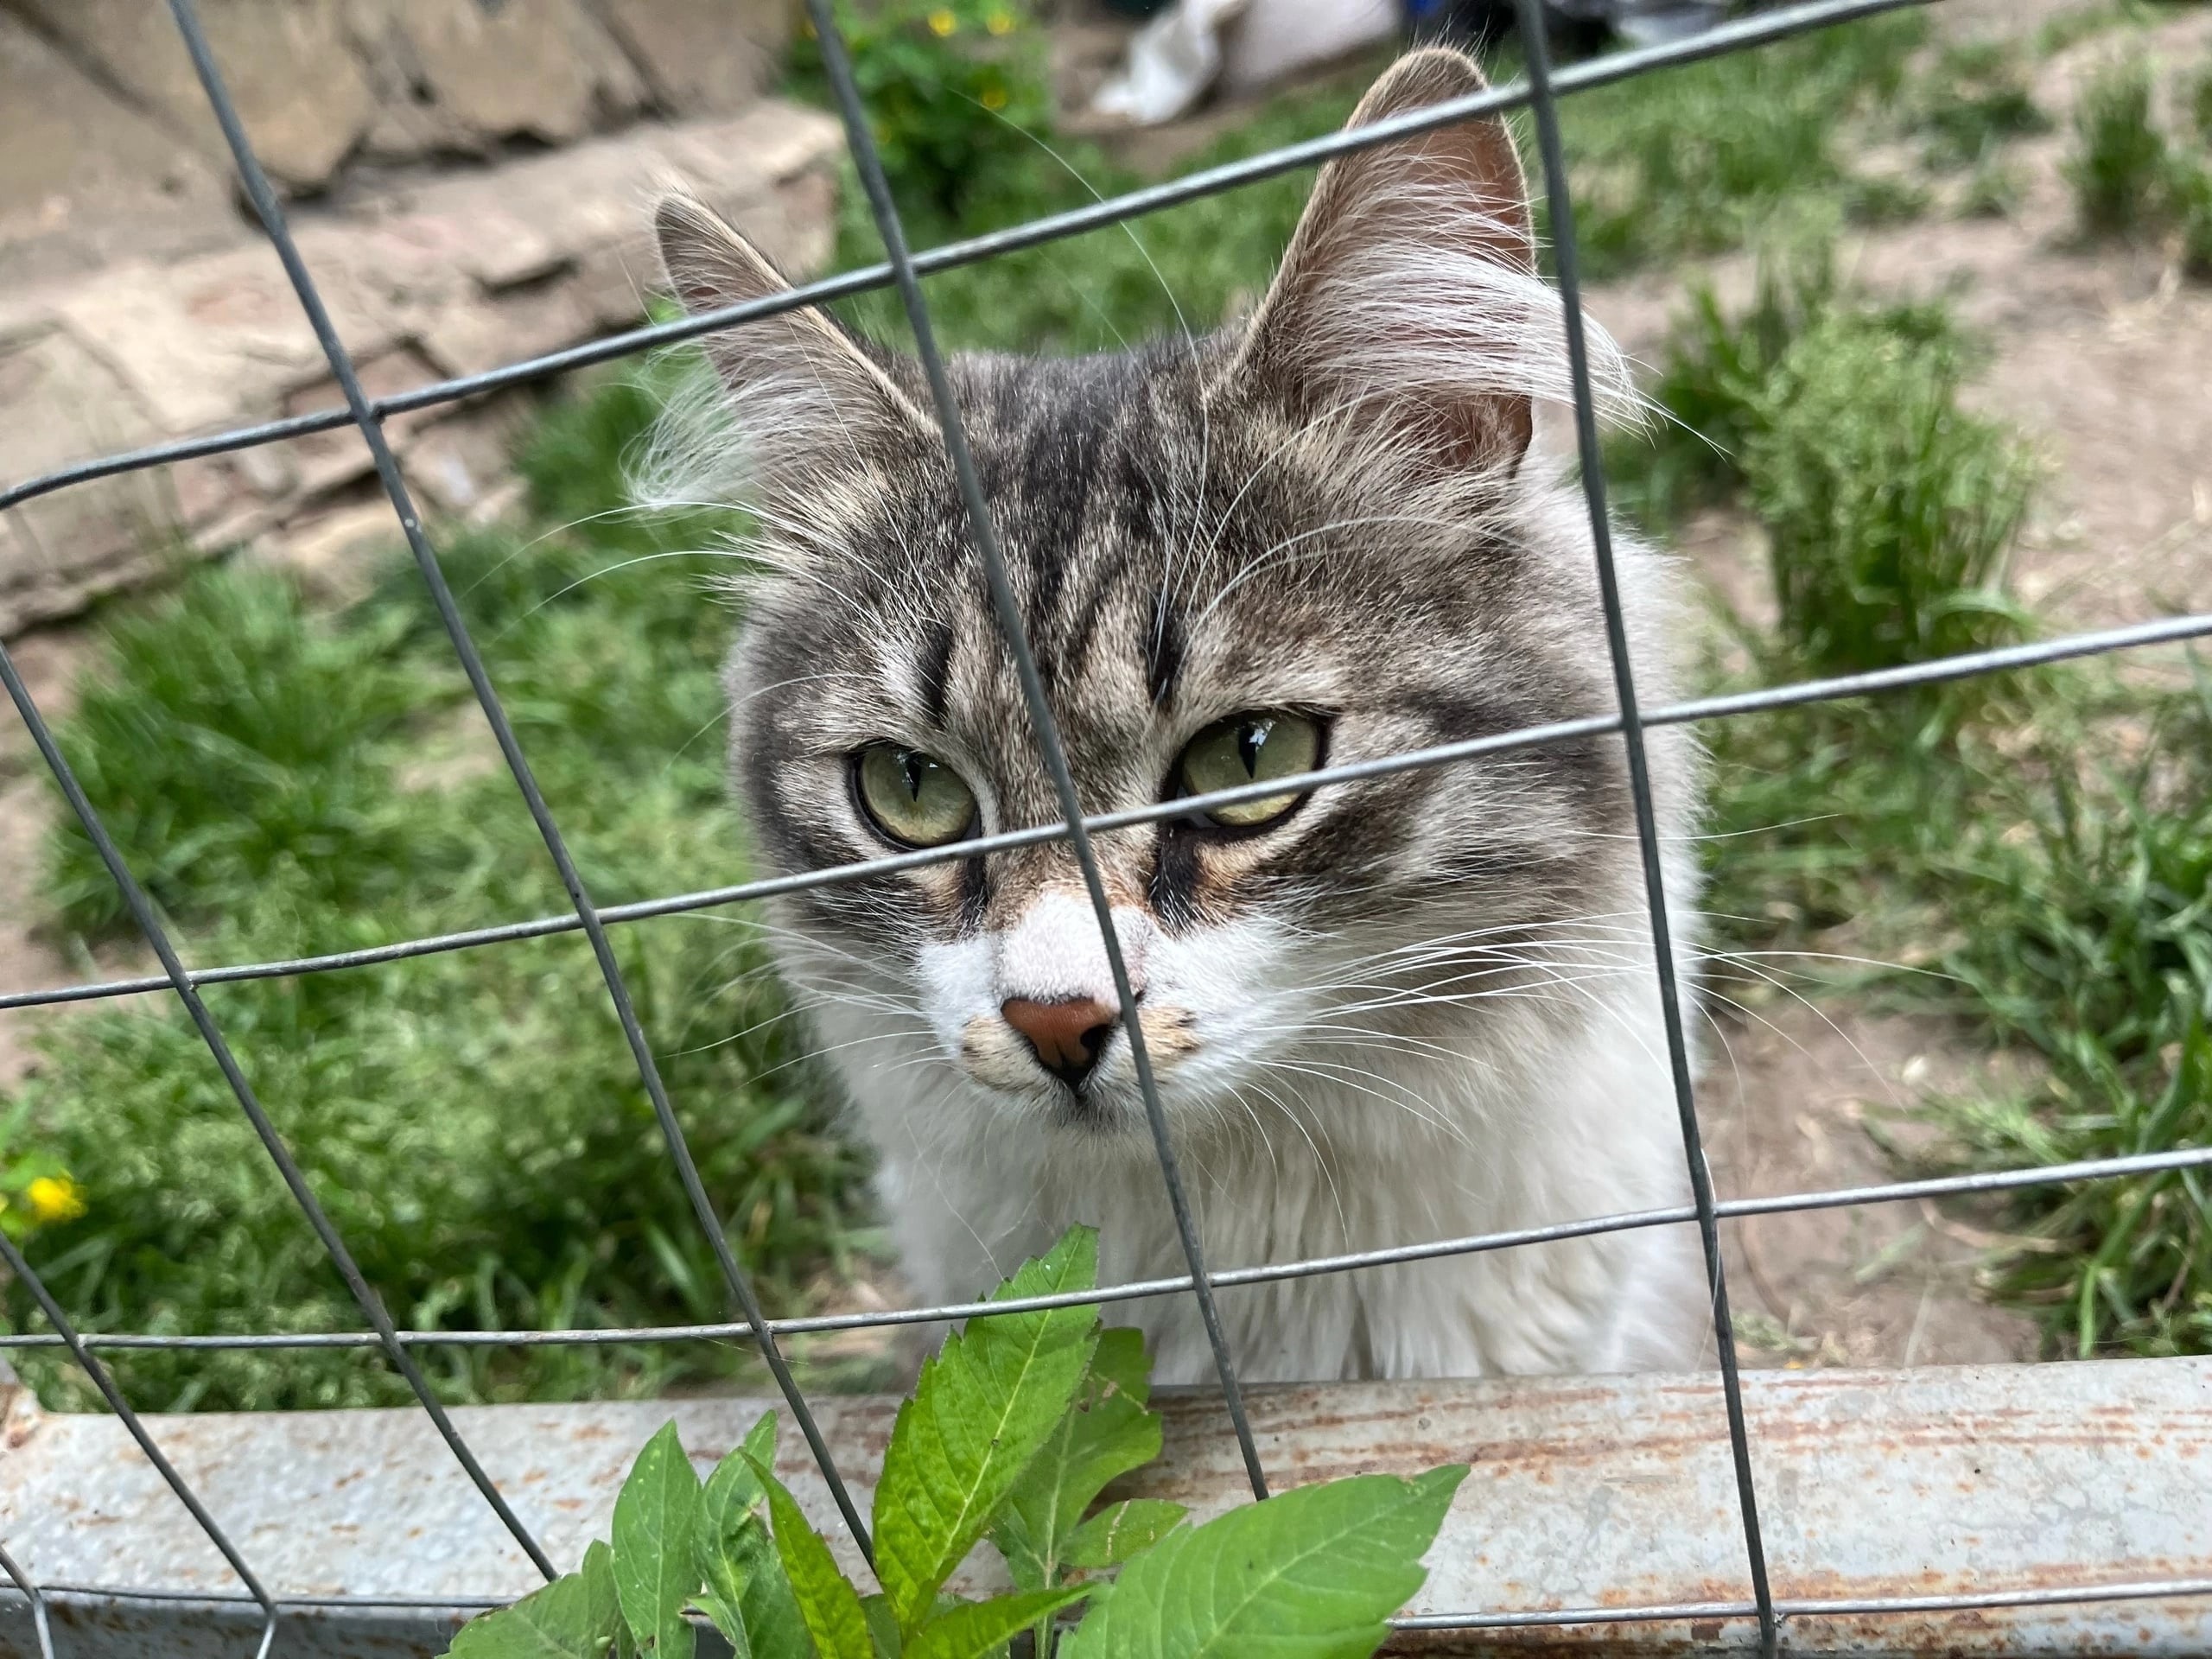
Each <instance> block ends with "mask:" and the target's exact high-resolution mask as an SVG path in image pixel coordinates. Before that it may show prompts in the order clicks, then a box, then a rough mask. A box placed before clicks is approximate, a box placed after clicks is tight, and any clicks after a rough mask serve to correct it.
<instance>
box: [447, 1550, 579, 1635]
mask: <svg viewBox="0 0 2212 1659" xmlns="http://www.w3.org/2000/svg"><path fill="white" fill-rule="evenodd" d="M608 1566H609V1562H608V1560H607V1546H606V1545H605V1544H601V1543H594V1544H593V1545H592V1547H591V1548H589V1549H588V1550H586V1551H585V1552H584V1564H583V1567H582V1571H580V1572H575V1573H563V1575H562V1576H561V1577H559V1578H557V1579H556V1580H553V1582H552V1583H550V1584H549V1585H547V1586H545V1587H544V1588H543V1590H533V1591H532V1592H531V1593H530V1594H528V1595H526V1596H524V1598H523V1599H521V1600H520V1601H518V1602H516V1603H515V1604H514V1605H512V1606H511V1607H499V1608H495V1609H494V1610H493V1611H491V1612H488V1613H479V1614H478V1615H477V1616H476V1617H475V1618H472V1619H470V1620H469V1621H468V1623H467V1624H464V1625H462V1626H461V1629H460V1630H459V1631H458V1632H457V1633H456V1634H455V1635H454V1638H453V1645H452V1646H451V1647H450V1648H448V1649H446V1651H447V1652H448V1654H458V1655H460V1656H461V1659H601V1656H602V1655H604V1654H605V1653H606V1652H607V1649H608V1647H609V1646H610V1645H611V1644H612V1643H613V1640H614V1633H615V1631H616V1630H619V1629H620V1627H621V1624H622V1610H621V1608H620V1606H619V1605H617V1604H616V1601H615V1597H614V1580H613V1574H612V1573H610V1572H609V1571H608Z"/></svg>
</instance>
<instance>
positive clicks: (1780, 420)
mask: <svg viewBox="0 0 2212 1659" xmlns="http://www.w3.org/2000/svg"><path fill="white" fill-rule="evenodd" d="M1783 272H1787V273H1788V274H1782V273H1783ZM1973 363H1974V351H1973V347H1972V343H1971V342H1970V341H1968V340H1964V339H1962V338H1961V335H1960V334H1959V332H1958V331H1957V329H1956V328H1955V326H1954V325H1953V324H1951V323H1950V322H1949V321H1948V319H1947V318H1946V317H1945V316H1944V315H1943V313H1942V309H1941V308H1939V307H1933V306H1919V307H1904V308H1899V307H1895V306H1875V305H1871V304H1869V303H1868V302H1866V301H1865V300H1863V299H1862V298H1859V297H1858V296H1852V295H1850V294H1848V293H1846V292H1841V291H1839V289H1837V287H1836V286H1835V284H1834V283H1833V281H1832V280H1830V279H1829V278H1828V277H1827V275H1826V272H1825V269H1824V267H1821V266H1820V265H1818V264H1815V265H1814V266H1812V267H1811V268H1810V269H1809V270H1807V269H1803V268H1799V269H1796V270H1790V268H1789V267H1781V268H1777V272H1776V273H1772V274H1770V276H1769V277H1767V279H1766V280H1764V281H1763V282H1762V283H1761V284H1760V287H1759V290H1758V298H1757V299H1756V301H1755V302H1754V303H1753V304H1752V305H1751V306H1750V307H1748V308H1746V310H1745V312H1744V313H1743V314H1742V315H1730V314H1727V313H1726V312H1724V311H1723V309H1722V308H1720V307H1719V305H1718V304H1717V303H1716V302H1714V301H1713V299H1712V297H1711V296H1710V295H1706V296H1700V298H1699V299H1698V300H1697V302H1695V303H1694V306H1693V308H1692V309H1691V310H1690V312H1689V313H1688V315H1687V316H1686V317H1685V319H1684V321H1683V323H1682V324H1681V327H1679V329H1678V330H1677V333H1676V335H1675V340H1674V343H1673V346H1672V347H1671V348H1670V350H1669V353H1668V357H1667V359H1666V361H1665V363H1664V365H1663V372H1662V379H1661V381H1660V385H1659V391H1660V396H1661V397H1662V401H1663V402H1664V403H1665V404H1666V405H1667V406H1668V407H1669V409H1670V410H1672V411H1673V412H1674V413H1675V415H1676V416H1679V417H1680V418H1681V419H1682V420H1684V421H1688V422H1697V423H1702V424H1704V425H1705V426H1706V427H1707V429H1709V430H1711V431H1713V432H1714V433H1715V434H1716V435H1720V436H1722V437H1724V438H1725V439H1726V441H1727V446H1728V453H1727V454H1725V455H1723V454H1715V453H1714V452H1713V449H1711V448H1704V447H1700V446H1696V445H1694V443H1692V442H1690V441H1689V440H1688V438H1687V437H1685V436H1684V435H1681V433H1680V431H1679V430H1678V429H1662V434H1663V435H1662V439H1661V441H1660V442H1658V443H1657V444H1656V445H1654V446H1652V447H1651V448H1649V450H1647V451H1643V452H1638V451H1637V450H1634V449H1626V448H1624V450H1623V452H1622V454H1621V457H1620V459H1621V461H1623V463H1624V467H1623V471H1624V474H1625V475H1626V477H1627V480H1628V481H1629V482H1630V484H1631V486H1636V488H1635V490H1634V491H1633V492H1632V493H1631V494H1630V499H1631V500H1632V501H1634V502H1635V503H1636V504H1637V505H1638V506H1639V507H1640V508H1641V509H1642V510H1643V512H1645V513H1646V514H1647V515H1656V516H1659V517H1661V518H1662V519H1663V516H1664V514H1665V513H1666V512H1669V511H1672V512H1679V511H1681V508H1682V506H1683V505H1684V503H1685V502H1687V501H1693V500H1700V499H1703V500H1710V499H1715V498H1718V497H1733V498H1734V499H1738V500H1739V501H1741V502H1742V503H1743V504H1744V505H1746V506H1748V507H1749V508H1750V509H1751V512H1753V513H1754V514H1755V515H1756V516H1757V517H1758V518H1759V519H1760V520H1761V522H1762V524H1763V527H1764V530H1765V531H1766V534H1767V537H1768V540H1769V542H1770V547H1771V550H1772V555H1773V557H1774V560H1775V564H1776V569H1775V575H1776V582H1775V593H1776V598H1777V612H1778V614H1777V620H1776V624H1775V626H1774V627H1773V628H1772V630H1771V631H1764V630H1758V629H1753V628H1751V627H1750V626H1748V625H1745V624H1744V623H1742V622H1741V621H1740V620H1738V622H1736V624H1735V625H1734V627H1735V632H1736V634H1737V636H1738V642H1739V643H1740V644H1741V645H1745V646H1747V647H1748V650H1747V651H1745V652H1742V653H1740V654H1742V655H1744V656H1746V657H1747V658H1748V659H1749V663H1750V673H1751V677H1752V678H1753V679H1755V680H1758V681H1765V682H1771V681H1773V680H1776V679H1780V678H1787V677H1794V676H1799V675H1804V674H1808V673H1826V672H1837V671H1850V670H1854V669H1864V668H1873V667H1879V666H1883V665H1886V664H1891V663H1901V662H1909V661H1913V660H1918V659H1923V658H1928V657H1931V656H1936V655H1946V654H1950V653H1952V652H1959V651H1963V650H1969V649H1973V648H1975V647H1976V646H1979V645H1986V644H1990V643H1993V642H1994V641H1996V640H1997V639H2002V638H2005V637H2009V636H2011V635H2012V633H2014V632H2016V631H2017V630H2018V629H2019V628H2020V627H2022V626H2024V619H2022V618H2021V617H2019V616H2018V614H2017V613H2015V611H2014V610H2013V608H2012V607H2011V606H2010V605H2009V604H2007V603H2005V601H2003V600H2002V598H2001V596H2000V595H1999V590H1998V588H1997V576H1998V564H1999V559H2000V558H2001V556H2002V553H2003V551H2004V549H2005V545H2006V543H2007V542H2008V541H2009V539H2010V537H2011V534H2012V530H2013V528H2014V527H2015V526H2016V525H2017V524H2018V521H2019V518H2020V516H2021V513H2022V512H2023V510H2024V505H2025V501H2026V493H2027V491H2028V489H2029V487H2030V485H2031V479H2032V476H2033V469H2032V467H2031V463H2030V462H2029V461H2028V460H2027V458H2026V456H2025V454H2024V452H2023V451H2022V450H2021V448H2019V446H2018V442H2017V441H2015V440H2014V439H2012V437H2011V436H2010V435H2008V434H2006V433H2005V432H2004V431H2003V430H2002V429H1999V428H1997V427H1995V426H1993V425H1992V424H1990V423H1987V422H1986V421H1982V420H1980V419H1977V418H1975V417H1972V416H1967V415H1966V414H1965V413H1964V412H1963V411H1962V410H1960V408H1959V407H1958V394H1959V391H1960V390H1961V385H1962V383H1963V380H1964V378H1965V377H1966V376H1967V373H1969V372H1970V371H1971V367H1972V365H1973ZM1653 480H1658V481H1657V483H1656V484H1655V483H1654V481H1653ZM1738 672H1741V671H1740V670H1739V671H1738ZM1722 677H1723V678H1724V679H1726V678H1727V677H1726V676H1722ZM1707 738H1708V741H1709V742H1710V744H1711V746H1712V751H1713V762H1714V775H1713V785H1714V786H1713V793H1712V801H1711V820H1712V821H1711V823H1710V824H1709V829H1711V831H1712V832H1713V839H1712V840H1711V841H1710V842H1709V843H1708V846H1709V849H1710V856H1711V876H1712V887H1711V890H1710V895H1709V898H1708V900H1707V902H1708V906H1709V907H1710V910H1711V912H1712V913H1713V933H1714V943H1715V945H1716V948H1717V949H1719V950H1721V951H1723V952H1724V953H1726V956H1728V957H1734V958H1736V959H1737V960H1738V961H1739V962H1742V963H1773V962H1777V961H1790V960H1794V959H1795V958H1794V956H1792V955H1788V954H1786V955H1784V956H1783V957H1771V956H1766V957H1762V956H1758V955H1755V954H1754V955H1747V954H1745V953H1763V952H1776V951H1781V952H1784V953H1797V952H1811V953H1816V954H1827V955H1830V956H1834V957H1838V958H1839V959H1844V958H1848V959H1849V960H1850V961H1851V962H1853V963H1858V964H1862V965H1859V966H1854V967H1852V968H1851V969H1849V971H1848V972H1847V974H1846V975H1845V976H1843V977H1842V979H1841V981H1840V988H1845V989H1847V990H1848V991H1849V992H1850V993H1851V994H1852V995H1853V999H1854V1000H1855V1002H1856V1004H1857V1006H1859V1007H1876V1008H1878V1007H1902V1008H1914V1009H1920V1010H1923V1011H1927V1010H1932V1011H1934V1012H1937V1013H1940V1014H1943V1015H1945V1016H1947V1017H1948V1018H1949V1019H1950V1020H1953V1021H1954V1022H1955V1026H1956V1028H1957V1030H1958V1031H1959V1032H1960V1033H1961V1036H1962V1037H1965V1038H1967V1039H1969V1040H1973V1041H1978V1042H1980V1043H1982V1044H1986V1045H1987V1046H1992V1047H2000V1046H2001V1047H2007V1048H2010V1049H2012V1050H2014V1051H2016V1052H2019V1053H2022V1054H2024V1055H2026V1056H2027V1057H2029V1059H2028V1062H2027V1063H2026V1064H2024V1065H2020V1066H2016V1067H2014V1068H2013V1070H2014V1071H2018V1072H2020V1073H2021V1074H2022V1075H2023V1076H2024V1077H2027V1078H2029V1079H2030V1081H2029V1082H2025V1083H2023V1084H2020V1085H2019V1086H2018V1088H2017V1089H2016V1090H2015V1091H2013V1092H2012V1093H2008V1094H1993V1095H1991V1096H1986V1097H1978V1098H1963V1099H1956V1100H1948V1101H1944V1102H1940V1103H1936V1108H1935V1110H1936V1116H1937V1119H1938V1121H1939V1122H1941V1123H1942V1125H1943V1126H1944V1127H1945V1128H1947V1129H1948V1131H1949V1135H1948V1143H1947V1146H1946V1147H1945V1149H1944V1152H1943V1154H1942V1158H1941V1160H1940V1162H1941V1164H1942V1166H1946V1167H1962V1166H1963V1167H2017V1166H2021V1165H2024V1164H2030V1163H2035V1162H2050V1161H2056V1160H2062V1159H2068V1160H2070V1159H2078V1158H2091V1157H2098V1156H2110V1155H2115V1154H2127V1153H2136V1152H2143V1151H2151V1150H2158V1149H2163V1148H2166V1147H2174V1146H2178V1145H2192V1144H2202V1142H2203V1141H2204V1140H2205V1138H2206V1136H2207V1135H2212V1051H2208V1048H2207V1037H2206V1030H2207V1026H2208V1022H2212V680H2208V679H2207V678H2205V677H2202V676H2201V675H2200V676H2198V677H2195V678H2194V679H2192V680H2190V681H2189V683H2185V684H2176V683H2171V682H2170V681H2165V680H2154V681H2152V682H2150V683H2145V682H2144V681H2143V680H2142V679H2141V678H2140V677H2129V678H2123V677H2122V671H2121V670H2120V669H2119V668H2117V667H2114V666H2112V665H2102V664H2094V665H2089V666H2086V667H2072V668H2060V669H2050V670H2046V671H2042V672H2040V673H2037V674H2033V675H2014V676H2009V677H2005V678H2003V679H1999V680H1991V681H1982V682H1968V683H1962V684H1961V685H1958V686H1955V687H1951V688H1946V689H1941V690H1929V691H1925V692H1923V693H1920V694H1916V695H1914V696H1891V697H1888V698H1884V699H1878V700H1870V701H1866V702H1845V703H1838V704H1831V705H1824V706H1817V707H1812V708H1807V709H1793V710H1786V711H1782V712H1779V713H1777V714H1773V715H1763V716H1759V717H1757V718H1753V719H1749V720H1737V721H1726V722H1722V723H1720V724H1719V725H1717V726H1714V727H1713V728H1708V730H1707ZM1880 964H1891V965H1889V966H1882V965H1880ZM1724 977H1725V978H1726V980H1727V983H1726V985H1725V988H1726V990H1727V992H1728V993H1729V994H1730V995H1734V996H1738V997H1743V998H1748V999H1751V1000H1754V1001H1757V1000H1758V999H1761V998H1764V997H1767V996H1770V995H1771V994H1772V993H1771V988H1770V987H1769V986H1768V985H1766V984H1764V983H1763V982H1762V981H1761V979H1760V978H1759V977H1758V975H1757V974H1755V973H1751V972H1744V973H1742V974H1741V975H1740V976H1738V973H1737V972H1735V971H1734V970H1729V969H1724ZM2018 1219H2019V1224H2020V1225H2021V1226H2022V1227H2023V1228H2024V1229H2027V1230H2031V1231H2033V1232H2034V1233H2035V1234H2037V1236H2039V1238H2040V1239H2041V1240H2042V1244H2041V1246H2040V1247H2039V1248H2038V1249H2034V1250H2031V1251H2027V1252H2023V1253H2020V1254H2019V1255H2017V1256H2015V1257H2013V1258H2012V1259H2011V1260H2010V1261H2008V1262H2005V1263H2004V1264H2003V1265H2002V1266H2001V1268H1999V1272H1998V1274H1997V1277H1996V1281H1995V1288H1996V1289H1997V1291H1998V1293H1999V1294H2002V1295H2004V1296H2005V1297H2008V1298H2010V1299H2012V1300H2017V1301H2018V1302H2019V1303H2021V1304H2022V1305H2023V1306H2028V1307H2031V1308H2033V1309H2035V1310H2037V1312H2039V1313H2042V1314H2043V1315H2044V1317H2045V1319H2047V1321H2048V1328H2049V1329H2050V1332H2051V1336H2052V1340H2053V1343H2054V1344H2055V1345H2056V1346H2057V1347H2059V1348H2062V1349H2063V1350H2064V1351H2078V1352H2084V1353H2088V1352H2096V1351H2114V1350H2119V1351H2136V1352H2151V1353H2167V1352H2176V1351H2205V1350H2207V1349H2212V1242H2209V1241H2208V1236H2207V1227H2206V1211H2205V1205H2204V1193H2203V1191H2202V1183H2201V1182H2200V1181H2198V1180H2197V1179H2196V1178H2194V1177H2183V1176H2180V1175H2171V1176H2165V1177H2160V1178H2154V1179H2144V1180H2139V1181H2133V1182H2107V1183H2090V1184H2085V1185H2082V1186H2080V1187H2079V1188H2076V1189H2074V1190H2070V1191H2053V1192H2039V1193H2030V1194H2027V1195H2025V1196H2024V1197H2023V1198H2021V1199H2020V1200H2019V1201H2018Z"/></svg>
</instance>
